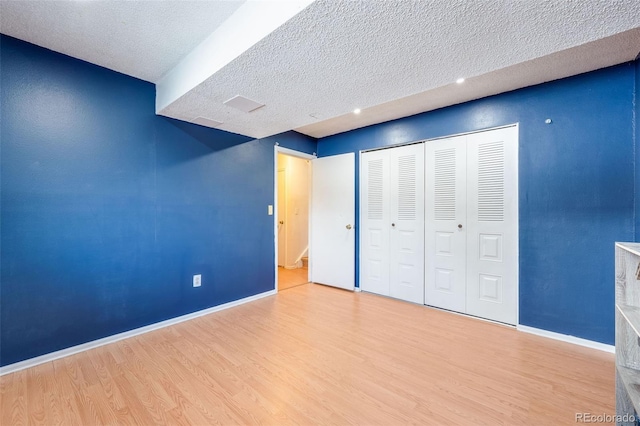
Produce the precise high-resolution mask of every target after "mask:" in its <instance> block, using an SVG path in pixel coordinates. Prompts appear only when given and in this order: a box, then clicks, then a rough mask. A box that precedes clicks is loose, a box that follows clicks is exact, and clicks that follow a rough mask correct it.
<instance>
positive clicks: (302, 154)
mask: <svg viewBox="0 0 640 426" xmlns="http://www.w3.org/2000/svg"><path fill="white" fill-rule="evenodd" d="M278 154H284V155H290V156H292V157H298V158H302V159H304V160H314V159H316V158H318V156H317V155H316V153H315V152H314V153H313V154H307V153H306V152H301V151H296V150H293V149H289V148H284V147H282V146H280V144H279V143H278V142H276V144H275V145H274V146H273V247H274V256H273V258H274V267H275V275H274V277H275V282H274V284H273V286H274V287H273V288H274V289H275V291H276V293H277V292H278V291H279V290H278V207H279V206H278ZM312 203H313V197H312V196H311V188H309V216H311V204H312ZM309 223H311V217H309ZM307 232H309V247H311V227H309V229H308V231H307ZM309 254H311V253H309ZM309 275H311V262H309Z"/></svg>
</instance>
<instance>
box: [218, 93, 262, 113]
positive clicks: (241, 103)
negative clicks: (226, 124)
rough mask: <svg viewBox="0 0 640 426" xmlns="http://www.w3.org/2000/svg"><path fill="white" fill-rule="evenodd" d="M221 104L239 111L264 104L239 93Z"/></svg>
mask: <svg viewBox="0 0 640 426" xmlns="http://www.w3.org/2000/svg"><path fill="white" fill-rule="evenodd" d="M223 104H225V105H227V106H230V107H233V108H236V109H239V110H240V111H244V112H251V111H255V110H257V109H258V108H261V107H263V106H264V104H261V103H259V102H256V101H252V100H251V99H248V98H245V97H244V96H240V95H236V96H234V97H233V98H231V99H229V100H228V101H225V102H223Z"/></svg>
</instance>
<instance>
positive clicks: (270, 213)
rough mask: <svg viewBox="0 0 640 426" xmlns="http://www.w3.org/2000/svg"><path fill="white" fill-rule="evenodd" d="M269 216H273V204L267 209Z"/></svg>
mask: <svg viewBox="0 0 640 426" xmlns="http://www.w3.org/2000/svg"><path fill="white" fill-rule="evenodd" d="M267 214H268V215H269V216H273V206H272V205H271V204H269V207H267Z"/></svg>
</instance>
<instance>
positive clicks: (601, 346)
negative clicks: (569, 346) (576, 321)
mask: <svg viewBox="0 0 640 426" xmlns="http://www.w3.org/2000/svg"><path fill="white" fill-rule="evenodd" d="M516 329H517V330H518V331H524V332H525V333H530V334H535V335H537V336H542V337H548V338H549V339H554V340H560V341H563V342H568V343H573V344H574V345H580V346H585V347H587V348H592V349H598V350H600V351H604V352H610V353H612V354H613V353H616V347H615V346H613V345H607V344H606V343H600V342H594V341H593V340H587V339H582V338H580V337H575V336H569V335H568V334H561V333H554V332H553V331H547V330H542V329H540V328H534V327H529V326H526V325H518V326H517V327H516Z"/></svg>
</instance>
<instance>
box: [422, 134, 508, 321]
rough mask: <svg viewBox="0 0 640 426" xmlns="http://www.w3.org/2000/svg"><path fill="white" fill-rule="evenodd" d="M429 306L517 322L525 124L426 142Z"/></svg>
mask: <svg viewBox="0 0 640 426" xmlns="http://www.w3.org/2000/svg"><path fill="white" fill-rule="evenodd" d="M425 164H426V170H427V175H426V197H425V198H426V201H425V233H426V236H425V242H426V247H425V265H426V272H425V304H427V305H431V306H436V307H440V308H444V309H449V310H453V311H457V312H462V313H467V314H470V315H475V316H479V317H483V318H488V319H492V320H495V321H500V322H504V323H508V324H516V322H517V303H518V128H517V127H507V128H502V129H496V130H490V131H484V132H478V133H473V134H468V135H462V136H457V137H453V138H448V139H440V140H436V141H432V142H427V143H426V144H425Z"/></svg>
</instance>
